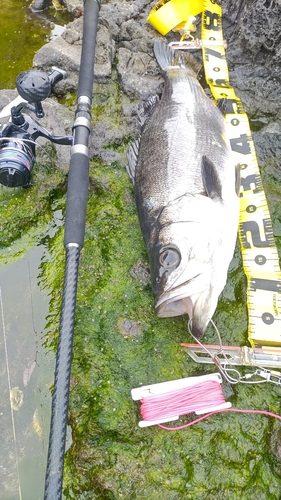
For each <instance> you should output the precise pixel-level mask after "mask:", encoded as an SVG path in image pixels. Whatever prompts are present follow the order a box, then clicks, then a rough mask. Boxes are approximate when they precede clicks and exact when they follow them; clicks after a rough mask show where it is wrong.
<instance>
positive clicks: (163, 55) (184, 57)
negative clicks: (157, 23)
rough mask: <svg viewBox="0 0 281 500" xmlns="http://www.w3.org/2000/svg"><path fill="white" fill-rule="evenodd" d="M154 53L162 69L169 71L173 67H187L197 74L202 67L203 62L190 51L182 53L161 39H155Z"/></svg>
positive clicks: (194, 74)
mask: <svg viewBox="0 0 281 500" xmlns="http://www.w3.org/2000/svg"><path fill="white" fill-rule="evenodd" d="M153 49H154V54H155V57H156V60H157V62H158V64H159V66H160V68H161V69H162V71H165V72H166V71H168V70H169V69H172V68H186V69H188V70H189V71H190V73H191V74H192V76H197V75H198V73H199V72H200V70H201V68H202V64H200V63H199V62H197V61H196V59H195V58H194V57H193V56H192V55H191V54H189V53H182V52H181V53H180V52H179V51H178V50H174V49H172V48H171V47H169V45H166V44H165V43H163V42H161V40H154V46H153Z"/></svg>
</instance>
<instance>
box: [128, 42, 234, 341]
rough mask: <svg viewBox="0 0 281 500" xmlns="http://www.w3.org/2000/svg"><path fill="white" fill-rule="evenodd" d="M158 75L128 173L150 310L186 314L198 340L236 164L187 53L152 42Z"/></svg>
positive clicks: (224, 263)
mask: <svg viewBox="0 0 281 500" xmlns="http://www.w3.org/2000/svg"><path fill="white" fill-rule="evenodd" d="M154 54H155V57H156V60H157V62H158V64H159V66H160V68H161V70H162V72H163V75H164V88H163V93H162V95H161V98H159V97H157V96H156V97H155V96H152V97H151V98H149V99H148V100H147V101H146V102H144V103H143V118H142V119H141V134H140V137H139V138H138V139H136V140H135V141H134V142H132V143H131V145H130V147H129V151H128V164H127V171H128V174H129V176H130V178H131V180H132V183H133V185H134V194H135V201H136V206H137V211H138V217H139V222H140V226H141V230H142V235H143V239H144V242H145V245H146V248H147V253H148V258H149V267H150V274H151V284H152V289H153V294H154V298H155V312H156V315H157V316H159V317H161V318H165V317H174V316H180V315H182V314H187V315H188V316H189V328H190V331H191V334H192V335H193V336H194V337H196V338H198V339H199V338H201V337H202V336H203V334H204V332H205V330H206V328H207V326H208V324H209V322H210V320H211V318H212V316H213V314H214V312H215V310H216V307H217V303H218V298H219V295H220V293H221V292H222V290H223V288H224V286H225V284H226V280H227V273H228V268H229V264H230V261H231V259H232V257H233V253H234V249H235V244H236V238H237V229H238V221H239V190H240V167H239V165H235V162H234V159H233V157H232V152H231V148H230V143H229V140H228V139H227V135H226V126H225V117H224V114H223V110H222V108H223V106H218V105H216V103H214V102H213V101H212V100H211V99H210V98H209V97H208V96H207V95H206V94H205V92H204V90H203V88H202V86H201V84H200V82H199V80H198V63H197V61H196V60H195V58H194V57H193V56H192V55H190V54H184V53H183V52H181V53H180V52H179V51H175V50H173V49H171V48H170V47H169V46H167V45H166V44H164V43H163V42H161V41H160V40H155V42H154Z"/></svg>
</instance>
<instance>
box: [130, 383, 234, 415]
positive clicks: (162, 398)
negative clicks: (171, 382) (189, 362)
mask: <svg viewBox="0 0 281 500" xmlns="http://www.w3.org/2000/svg"><path fill="white" fill-rule="evenodd" d="M223 403H225V399H224V395H223V392H222V388H221V384H220V383H219V382H216V381H214V380H208V381H205V382H200V383H198V384H195V385H192V386H189V387H185V388H181V389H177V390H174V391H171V392H166V393H164V394H156V395H151V396H147V397H145V398H143V399H142V400H141V408H140V411H141V415H142V417H143V420H150V421H153V420H161V419H166V418H169V417H173V416H176V415H179V416H180V415H186V414H188V413H193V412H194V411H200V410H204V409H205V408H212V407H217V406H220V405H221V404H223Z"/></svg>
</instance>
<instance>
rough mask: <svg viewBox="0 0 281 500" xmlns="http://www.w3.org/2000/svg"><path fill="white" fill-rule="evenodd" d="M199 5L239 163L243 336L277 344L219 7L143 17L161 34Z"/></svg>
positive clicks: (273, 268)
mask: <svg viewBox="0 0 281 500" xmlns="http://www.w3.org/2000/svg"><path fill="white" fill-rule="evenodd" d="M202 11H203V16H202V37H201V38H202V42H203V43H202V51H203V61H204V68H205V75H206V80H207V82H208V84H209V86H210V90H211V92H212V94H213V96H214V98H215V99H216V100H218V99H225V101H226V116H225V120H226V128H227V134H228V138H229V141H230V145H231V149H232V151H233V157H234V162H235V164H238V163H239V164H240V167H241V190H240V221H239V239H240V245H241V251H242V258H243V267H244V271H245V274H246V276H247V305H248V337H249V340H250V342H251V344H252V346H253V347H263V346H264V347H266V346H269V345H270V346H276V347H278V346H281V271H280V266H279V258H278V252H277V248H276V246H275V242H274V235H273V228H272V223H271V218H270V213H269V209H268V205H267V201H266V196H265V193H264V190H263V186H262V180H261V175H260V171H259V167H258V162H257V157H256V153H255V147H254V143H253V139H252V136H251V131H250V126H249V121H248V117H247V115H246V113H245V111H244V109H243V105H242V103H241V101H240V99H239V98H238V97H237V96H236V94H235V92H234V90H233V88H232V87H231V86H230V83H229V73H228V67H227V62H226V54H225V48H224V40H223V33H222V10H221V7H220V6H219V5H217V4H216V3H213V2H212V1H211V0H201V1H200V0H195V1H188V0H163V1H161V2H159V3H158V4H157V5H156V6H155V7H154V9H153V10H152V11H151V13H150V15H149V17H148V21H149V22H150V23H151V24H152V25H153V26H154V27H155V28H156V29H157V30H158V31H160V33H161V34H163V35H165V34H166V33H168V32H169V31H170V30H171V29H177V27H178V26H179V25H180V24H181V23H182V22H183V21H187V19H189V17H190V16H191V15H197V14H199V13H200V12H202ZM172 13H173V15H172ZM173 23H175V24H173ZM172 24H173V26H172ZM208 42H209V46H208ZM214 44H215V45H214Z"/></svg>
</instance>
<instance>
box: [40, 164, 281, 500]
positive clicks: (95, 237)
mask: <svg viewBox="0 0 281 500" xmlns="http://www.w3.org/2000/svg"><path fill="white" fill-rule="evenodd" d="M90 175H91V192H90V196H89V201H88V214H87V228H86V239H85V246H84V249H83V251H82V255H81V263H80V273H79V286H78V294H77V314H76V327H75V338H74V350H73V364H72V377H71V397H70V413H69V418H70V423H71V426H72V432H73V445H72V447H71V448H70V450H69V451H68V452H67V455H66V462H65V478H64V485H65V487H64V494H65V496H66V498H73V499H74V498H75V499H79V498H81V499H82V498H83V499H87V498H89V499H117V498H124V499H129V498H130V499H146V498H150V499H152V500H153V499H158V498H163V499H167V500H170V499H180V498H185V499H189V498H190V499H198V500H201V499H203V500H204V499H206V500H207V499H215V498H216V499H229V500H230V499H236V498H237V499H238V498H239V499H245V500H246V499H247V500H248V499H250V500H252V499H253V500H254V499H255V498H256V496H257V495H259V497H260V498H262V499H272V500H275V499H279V491H280V486H281V477H280V473H279V471H280V469H279V468H278V467H274V461H276V457H274V455H272V454H271V452H270V449H269V436H270V434H271V432H272V429H273V427H274V424H273V422H272V420H270V419H268V418H267V417H263V416H260V415H257V416H254V417H253V416H251V415H240V414H230V413H228V414H224V415H217V416H214V417H211V418H210V419H208V420H206V421H204V422H201V423H200V424H197V425H196V426H194V427H191V428H189V429H187V430H183V431H178V432H168V431H164V430H162V429H159V428H157V427H156V428H155V427H154V428H153V427H152V428H148V429H140V428H139V427H138V420H139V419H140V415H139V404H138V403H136V402H133V401H132V400H131V397H130V391H131V389H132V388H133V387H138V386H140V385H145V384H149V383H156V382H161V381H165V380H172V379H176V378H181V377H185V376H193V375H200V374H204V373H211V372H214V371H216V370H215V369H214V367H213V366H205V365H202V366H198V365H196V364H195V363H194V362H193V361H191V360H190V359H189V358H188V357H187V355H186V353H185V351H184V349H182V348H181V347H180V342H182V341H188V340H189V336H188V333H187V324H186V319H184V318H170V319H159V318H157V317H155V315H154V306H153V299H152V292H151V288H150V286H147V285H145V284H143V283H142V282H141V280H136V279H134V278H133V277H132V275H131V274H130V269H131V268H132V266H134V264H135V263H136V262H137V260H138V259H139V258H140V257H141V258H142V259H143V260H144V261H145V260H146V253H145V250H144V245H143V241H142V237H141V233H140V230H139V226H138V220H137V215H136V209H135V205H134V200H133V193H132V188H131V185H130V182H129V180H128V178H127V174H126V171H125V169H124V166H122V165H121V164H117V165H115V166H112V165H106V164H103V163H102V162H100V161H96V160H93V161H92V162H91V171H90ZM233 262H234V264H232V268H231V270H230V273H229V283H228V287H227V290H226V292H225V294H224V295H222V298H221V301H220V304H219V307H218V310H217V312H216V315H215V321H216V323H217V325H218V326H219V329H220V331H221V334H222V335H223V339H224V342H225V343H230V344H232V345H233V344H237V345H239V343H240V344H243V343H244V341H245V339H246V330H247V316H246V303H245V277H244V275H243V272H242V271H241V257H240V253H239V249H238V247H237V249H236V254H235V258H234V261H233ZM52 265H53V266H54V261H53V264H52ZM48 266H49V267H50V262H49V263H48ZM43 267H44V266H43ZM56 269H57V267H56ZM43 274H44V273H43ZM53 319H54V317H53ZM120 319H121V320H123V319H127V320H130V321H135V322H137V324H138V325H139V327H140V330H139V333H138V334H137V335H132V336H130V335H122V332H120ZM56 321H57V322H58V316H57V317H56ZM57 324H58V323H57ZM56 331H57V328H55V329H54V330H53V336H54V337H55V336H56V333H55V332H56ZM49 341H50V342H52V334H51V331H50V332H49ZM212 341H216V337H215V333H214V332H213V331H212V329H211V328H210V329H209V330H208V332H207V333H206V342H212ZM242 371H243V370H242ZM244 371H247V370H246V369H244ZM228 391H229V389H228ZM228 399H229V400H230V401H231V402H232V404H233V406H235V407H239V408H260V409H262V408H263V409H268V410H270V411H275V412H277V413H278V412H279V411H280V403H279V389H278V388H275V387H270V386H268V385H261V386H244V385H238V386H234V387H233V388H232V390H231V391H230V395H229V398H228ZM186 419H187V418H186V417H184V418H183V419H182V421H185V420H186Z"/></svg>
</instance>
